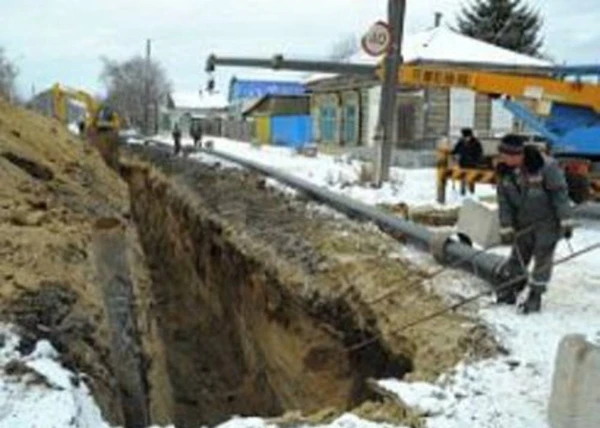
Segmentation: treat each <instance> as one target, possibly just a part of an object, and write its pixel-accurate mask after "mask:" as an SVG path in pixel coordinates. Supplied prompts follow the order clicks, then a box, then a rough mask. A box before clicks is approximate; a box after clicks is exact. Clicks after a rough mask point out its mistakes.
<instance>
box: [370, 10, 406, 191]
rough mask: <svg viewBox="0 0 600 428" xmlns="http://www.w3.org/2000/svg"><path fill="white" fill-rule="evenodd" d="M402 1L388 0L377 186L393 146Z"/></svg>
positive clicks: (386, 174)
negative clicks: (387, 40)
mask: <svg viewBox="0 0 600 428" xmlns="http://www.w3.org/2000/svg"><path fill="white" fill-rule="evenodd" d="M405 14H406V0H388V24H389V26H390V33H391V39H392V43H391V46H390V49H389V51H388V53H387V55H386V58H385V77H384V81H383V85H382V87H381V102H380V106H379V125H378V132H377V133H378V134H380V135H379V137H380V144H379V145H378V151H377V166H376V176H375V184H376V185H377V186H381V185H382V184H383V182H385V181H388V180H389V178H390V164H391V157H392V151H393V148H394V147H393V146H394V127H395V126H394V125H395V123H396V92H397V91H396V89H397V87H398V70H399V68H400V66H401V65H402V38H403V34H404V16H405Z"/></svg>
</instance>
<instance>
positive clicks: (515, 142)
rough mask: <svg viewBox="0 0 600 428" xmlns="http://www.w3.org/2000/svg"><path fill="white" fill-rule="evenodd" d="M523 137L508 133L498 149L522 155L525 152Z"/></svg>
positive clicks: (510, 153) (506, 152)
mask: <svg viewBox="0 0 600 428" xmlns="http://www.w3.org/2000/svg"><path fill="white" fill-rule="evenodd" d="M524 143H525V142H524V140H523V137H521V136H520V135H515V134H508V135H505V136H504V137H503V138H502V141H501V142H500V146H499V147H498V151H499V152H500V153H505V154H507V155H520V154H522V153H523V146H524Z"/></svg>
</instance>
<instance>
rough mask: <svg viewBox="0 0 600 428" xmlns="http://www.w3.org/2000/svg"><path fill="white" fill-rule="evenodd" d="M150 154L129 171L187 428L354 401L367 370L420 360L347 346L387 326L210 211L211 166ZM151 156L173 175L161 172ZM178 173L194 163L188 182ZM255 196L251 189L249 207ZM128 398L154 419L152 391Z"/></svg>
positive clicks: (401, 369)
mask: <svg viewBox="0 0 600 428" xmlns="http://www.w3.org/2000/svg"><path fill="white" fill-rule="evenodd" d="M144 161H145V162H147V163H146V164H131V165H128V166H124V167H123V169H122V171H123V177H124V178H125V179H126V181H127V182H128V184H129V187H130V194H131V207H132V218H133V220H134V221H135V224H136V226H137V228H138V232H139V236H140V238H141V243H142V247H143V250H144V252H145V257H146V260H147V261H148V265H149V270H150V273H151V279H152V298H153V300H154V308H153V312H152V315H153V316H154V317H156V320H157V325H158V326H159V333H160V338H161V340H162V342H163V344H164V345H165V348H166V360H167V361H166V364H167V372H168V378H169V382H170V387H171V388H172V390H173V391H174V392H173V394H174V397H173V401H174V409H173V415H172V422H173V423H175V425H176V426H177V427H197V426H200V425H201V424H210V425H214V424H217V423H219V422H222V421H225V420H227V419H229V418H230V417H231V416H233V415H247V416H250V415H256V416H278V415H281V414H283V413H284V412H285V411H287V410H301V411H303V412H314V411H317V410H320V409H324V408H328V407H335V408H337V409H340V410H346V409H350V408H353V407H354V406H357V405H358V404H360V403H361V402H363V401H364V400H366V399H370V398H373V395H372V393H371V391H370V390H369V389H368V388H367V386H366V383H365V381H366V379H367V378H370V377H387V376H393V377H402V376H403V375H404V374H405V373H406V372H408V371H410V370H411V368H412V362H411V360H410V358H409V357H407V356H399V355H392V354H391V353H390V351H388V349H387V348H386V346H385V344H384V343H380V342H379V341H378V340H376V339H375V340H374V343H373V344H372V345H370V346H368V347H365V348H363V349H360V350H358V351H355V352H350V353H349V352H346V351H345V348H346V347H348V346H351V345H353V344H356V343H358V342H360V341H362V340H365V339H370V338H373V337H375V335H376V334H377V331H376V329H375V327H374V326H372V325H371V326H367V327H365V326H364V325H359V323H358V322H357V318H358V316H357V317H355V316H352V315H348V314H351V313H352V311H353V310H356V308H354V309H353V308H351V307H350V306H349V305H348V303H347V302H346V301H344V299H342V298H340V299H335V300H333V299H332V300H330V301H323V300H320V301H318V302H315V301H310V300H308V299H304V298H302V297H300V296H299V295H296V293H297V292H296V291H294V289H293V287H291V286H290V285H289V284H287V283H286V281H285V278H282V276H281V275H280V274H279V273H278V272H277V269H275V268H274V267H273V263H271V262H270V261H268V260H264V259H263V258H262V256H261V255H260V254H258V252H257V251H255V250H256V247H254V246H253V244H254V242H253V240H252V239H248V237H247V236H246V237H244V236H243V235H244V234H243V233H242V232H243V231H239V230H236V229H235V228H232V227H230V225H229V224H228V223H227V222H225V221H223V219H222V218H219V216H218V215H214V212H211V210H210V209H207V206H206V204H209V203H210V201H209V200H208V199H207V198H206V188H203V190H204V193H203V191H198V188H199V186H203V185H210V180H206V178H207V177H209V176H210V174H211V173H210V171H209V172H206V171H204V172H203V173H202V174H201V175H200V176H198V175H197V174H195V173H193V170H197V169H200V168H204V169H205V170H206V169H207V167H206V166H201V165H199V164H198V163H195V162H192V161H188V160H184V159H181V160H173V159H171V158H170V157H167V156H166V155H163V154H160V153H158V152H156V153H150V154H149V153H146V154H145V159H144ZM148 163H151V164H153V165H154V167H159V169H161V171H162V172H163V173H164V175H157V174H153V173H151V171H152V170H153V169H152V168H149V167H148ZM174 171H187V172H189V174H187V181H186V180H183V181H182V180H180V179H179V178H181V174H179V172H177V173H174ZM171 174H176V175H177V177H171ZM215 174H216V172H215ZM183 175H185V174H183ZM199 177H200V178H199ZM199 179H204V180H205V183H204V184H202V183H201V184H199V183H198V180H199ZM190 189H191V190H190ZM246 190H247V189H244V188H240V189H239V192H240V194H241V193H243V192H246ZM244 201H247V198H244V197H241V196H240V205H239V206H238V208H241V209H244V203H245V202H244ZM246 208H247V207H246ZM247 221H251V220H248V219H247ZM275 232H276V231H275ZM109 304H112V303H110V302H109ZM116 317H117V318H118V315H117V316H116ZM121 322H124V323H128V322H129V321H128V320H127V319H126V320H121ZM138 373H139V371H138ZM141 384H144V382H141ZM138 392H139V393H140V394H142V395H143V394H144V392H143V391H138ZM140 397H141V396H140ZM130 401H131V400H130ZM124 405H125V406H127V407H129V412H134V413H135V412H139V411H144V414H143V417H144V418H146V416H147V415H146V413H145V412H146V410H145V409H144V410H140V409H142V408H143V407H144V405H145V404H144V399H143V397H141V398H140V399H138V400H137V401H136V400H133V401H131V402H129V403H127V402H126V403H124ZM140 406H141V407H140ZM125 413H126V414H127V409H126V411H125ZM130 420H131V419H130ZM128 425H129V426H133V425H135V423H134V424H132V423H128Z"/></svg>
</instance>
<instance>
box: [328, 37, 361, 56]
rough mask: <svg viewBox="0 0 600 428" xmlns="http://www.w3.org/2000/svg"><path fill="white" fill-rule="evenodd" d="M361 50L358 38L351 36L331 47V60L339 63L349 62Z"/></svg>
mask: <svg viewBox="0 0 600 428" xmlns="http://www.w3.org/2000/svg"><path fill="white" fill-rule="evenodd" d="M359 50H360V44H359V42H358V39H357V38H356V36H354V35H352V34H350V35H347V36H344V37H343V38H341V39H339V40H338V41H337V42H335V43H334V44H333V45H332V46H331V51H330V53H329V59H330V60H332V61H337V62H349V61H350V58H352V56H353V55H354V54H356V53H358V51H359Z"/></svg>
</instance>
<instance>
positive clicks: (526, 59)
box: [306, 27, 552, 83]
mask: <svg viewBox="0 0 600 428" xmlns="http://www.w3.org/2000/svg"><path fill="white" fill-rule="evenodd" d="M402 56H403V57H404V62H406V63H411V62H417V61H435V62H448V63H452V62H459V63H488V64H493V65H502V66H517V67H548V66H552V63H551V62H549V61H545V60H542V59H539V58H534V57H531V56H529V55H524V54H520V53H517V52H513V51H511V50H508V49H504V48H501V47H498V46H495V45H492V44H490V43H486V42H482V41H481V40H477V39H474V38H472V37H469V36H465V35H464V34H459V33H457V32H455V31H452V30H450V29H449V28H444V27H436V28H433V29H430V30H426V31H421V32H419V33H415V34H407V35H406V36H405V37H404V40H403V43H402ZM380 60H381V58H376V57H372V56H369V55H367V54H366V53H365V52H363V51H360V52H359V53H357V54H355V55H354V56H352V57H351V58H350V60H349V61H348V62H350V63H353V64H368V65H376V64H378V63H379V61H380ZM332 76H335V74H325V73H315V74H312V75H311V76H310V77H309V78H308V79H307V80H306V82H307V83H308V82H313V81H316V80H320V79H324V78H327V77H332Z"/></svg>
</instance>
